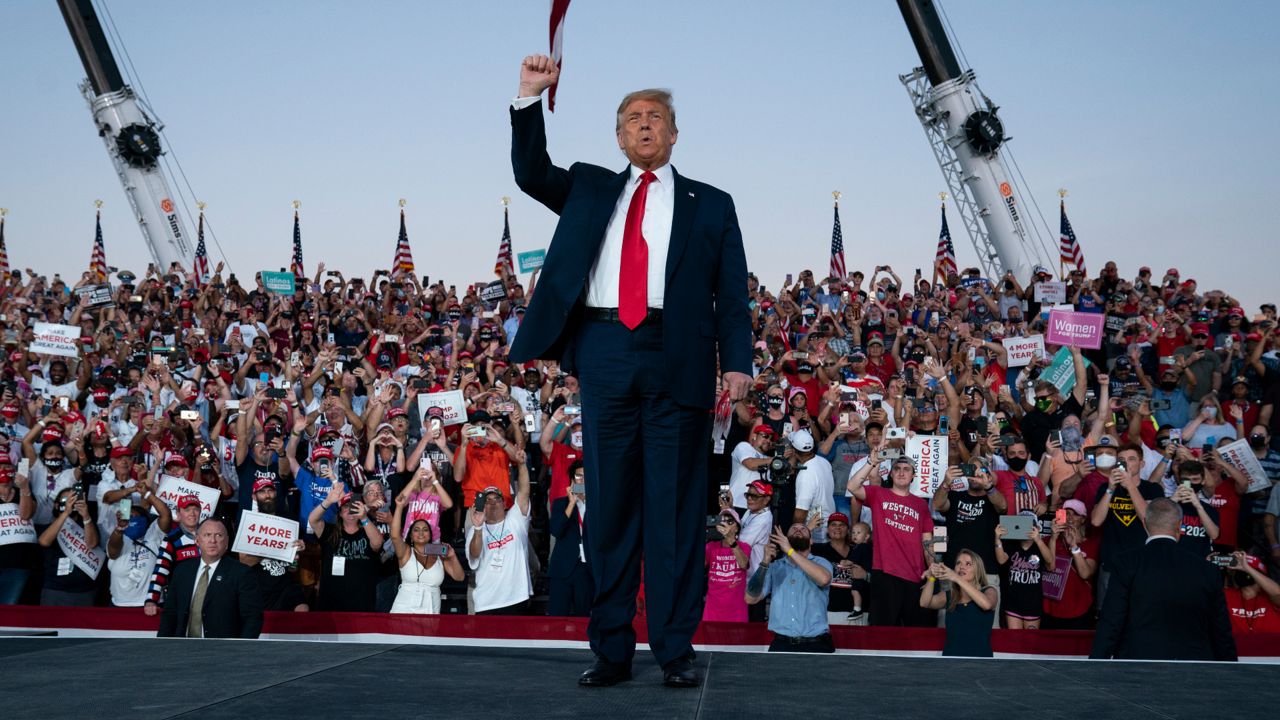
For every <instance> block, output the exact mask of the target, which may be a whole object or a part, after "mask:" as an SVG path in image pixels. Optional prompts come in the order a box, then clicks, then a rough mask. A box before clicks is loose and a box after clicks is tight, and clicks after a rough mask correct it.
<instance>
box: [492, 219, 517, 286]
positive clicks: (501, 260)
mask: <svg viewBox="0 0 1280 720" xmlns="http://www.w3.org/2000/svg"><path fill="white" fill-rule="evenodd" d="M493 272H494V274H495V275H497V276H498V277H504V276H505V275H515V274H516V266H515V261H514V260H513V259H512V257H511V221H510V218H509V217H508V216H507V208H505V207H504V208H502V242H501V243H500V244H499V245H498V259H497V260H496V261H495V262H494V263H493ZM504 274H505V275H504Z"/></svg>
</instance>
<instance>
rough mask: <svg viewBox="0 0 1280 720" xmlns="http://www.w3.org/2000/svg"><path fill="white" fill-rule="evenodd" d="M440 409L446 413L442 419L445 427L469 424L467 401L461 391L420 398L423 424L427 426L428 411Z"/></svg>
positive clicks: (420, 414)
mask: <svg viewBox="0 0 1280 720" xmlns="http://www.w3.org/2000/svg"><path fill="white" fill-rule="evenodd" d="M433 407H438V408H440V410H441V411H442V412H443V413H444V414H443V415H441V416H440V419H441V420H442V421H443V422H444V424H445V425H465V424H466V422H467V401H466V400H465V399H464V398H463V397H462V391H461V390H449V391H447V392H438V393H429V394H426V395H419V396H418V415H419V417H420V419H421V420H422V424H423V425H426V424H427V410H429V409H430V408H433Z"/></svg>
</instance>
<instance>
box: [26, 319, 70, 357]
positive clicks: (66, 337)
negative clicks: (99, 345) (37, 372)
mask: <svg viewBox="0 0 1280 720" xmlns="http://www.w3.org/2000/svg"><path fill="white" fill-rule="evenodd" d="M31 325H32V330H33V331H34V332H35V337H34V338H32V340H31V344H30V345H29V346H28V349H29V350H31V352H33V353H37V354H40V355H61V356H62V357H79V356H80V327H79V326H78V325H58V324H55V323H42V322H38V323H32V324H31Z"/></svg>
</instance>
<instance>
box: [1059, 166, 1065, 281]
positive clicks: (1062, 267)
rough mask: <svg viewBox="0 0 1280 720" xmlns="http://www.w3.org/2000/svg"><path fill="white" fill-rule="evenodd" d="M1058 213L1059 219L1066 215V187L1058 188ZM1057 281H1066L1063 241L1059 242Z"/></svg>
mask: <svg viewBox="0 0 1280 720" xmlns="http://www.w3.org/2000/svg"><path fill="white" fill-rule="evenodd" d="M1057 211H1059V213H1060V215H1059V218H1061V213H1066V188H1065V187H1060V188H1057ZM1059 222H1061V220H1059ZM1057 279H1059V281H1065V279H1066V261H1065V260H1064V259H1062V241H1061V240H1059V251H1057Z"/></svg>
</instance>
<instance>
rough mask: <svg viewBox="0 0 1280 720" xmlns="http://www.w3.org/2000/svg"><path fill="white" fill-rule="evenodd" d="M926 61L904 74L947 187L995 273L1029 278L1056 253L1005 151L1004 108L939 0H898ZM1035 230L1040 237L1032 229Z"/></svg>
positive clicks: (981, 260)
mask: <svg viewBox="0 0 1280 720" xmlns="http://www.w3.org/2000/svg"><path fill="white" fill-rule="evenodd" d="M898 9H899V10H901V11H902V18H903V20H905V21H906V24H907V30H908V31H909V32H910V33H911V40H912V42H913V43H914V44H915V46H916V53H917V54H918V55H919V56H920V62H921V63H922V67H919V68H916V69H915V70H914V71H913V72H911V73H908V74H906V75H900V76H899V78H898V79H899V80H901V81H902V84H903V85H905V86H906V88H907V93H908V94H909V95H910V96H911V101H912V104H913V105H914V106H915V110H916V116H917V118H919V120H920V124H921V125H922V126H923V127H924V131H925V135H926V136H927V137H928V139H929V145H930V147H931V148H932V149H933V152H934V157H935V158H936V159H937V161H938V166H939V168H941V169H942V175H943V178H944V179H945V180H946V182H947V188H948V190H950V192H951V195H952V197H953V198H954V199H955V204H956V207H957V208H958V209H959V211H960V216H961V219H962V220H963V222H964V226H965V230H966V231H968V233H969V238H970V240H972V241H973V247H974V249H975V250H976V251H977V253H978V262H979V263H980V264H981V266H982V268H983V270H984V271H985V272H986V274H987V276H988V277H993V278H994V277H998V276H1000V275H1002V274H1003V273H1004V272H1013V273H1014V275H1015V276H1016V277H1018V278H1021V279H1022V280H1023V281H1025V280H1026V279H1027V278H1029V277H1030V276H1031V271H1032V269H1033V267H1034V266H1036V265H1044V266H1045V267H1048V266H1049V264H1050V262H1051V260H1050V258H1049V254H1048V251H1047V250H1046V249H1045V243H1044V242H1043V240H1042V239H1041V238H1040V237H1039V235H1038V233H1036V230H1035V226H1034V225H1032V224H1031V223H1030V222H1029V218H1026V219H1024V215H1025V211H1024V208H1025V207H1026V206H1025V204H1024V203H1023V202H1022V197H1021V193H1019V191H1018V188H1017V187H1016V185H1015V184H1014V183H1013V182H1012V179H1011V178H1010V176H1009V173H1008V172H1007V170H1006V168H1005V166H1004V163H1003V162H1002V159H1001V157H1000V149H1001V146H1003V145H1004V143H1005V141H1006V140H1007V139H1008V138H1007V137H1006V136H1005V133H1004V125H1003V124H1002V123H1001V122H1000V118H999V117H998V116H997V114H996V112H997V110H998V108H997V107H996V106H995V105H993V104H992V103H991V101H990V100H988V99H987V97H986V95H984V94H983V93H982V91H981V90H979V89H978V86H977V77H976V75H975V74H974V72H973V70H972V69H970V70H963V69H961V67H960V63H959V61H958V60H956V56H955V52H954V51H953V50H952V49H951V41H950V40H949V39H948V38H947V34H946V31H945V30H944V29H943V27H942V22H941V20H939V18H938V11H937V8H936V7H934V4H933V0H898ZM1033 234H1034V235H1035V237H1033Z"/></svg>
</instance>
